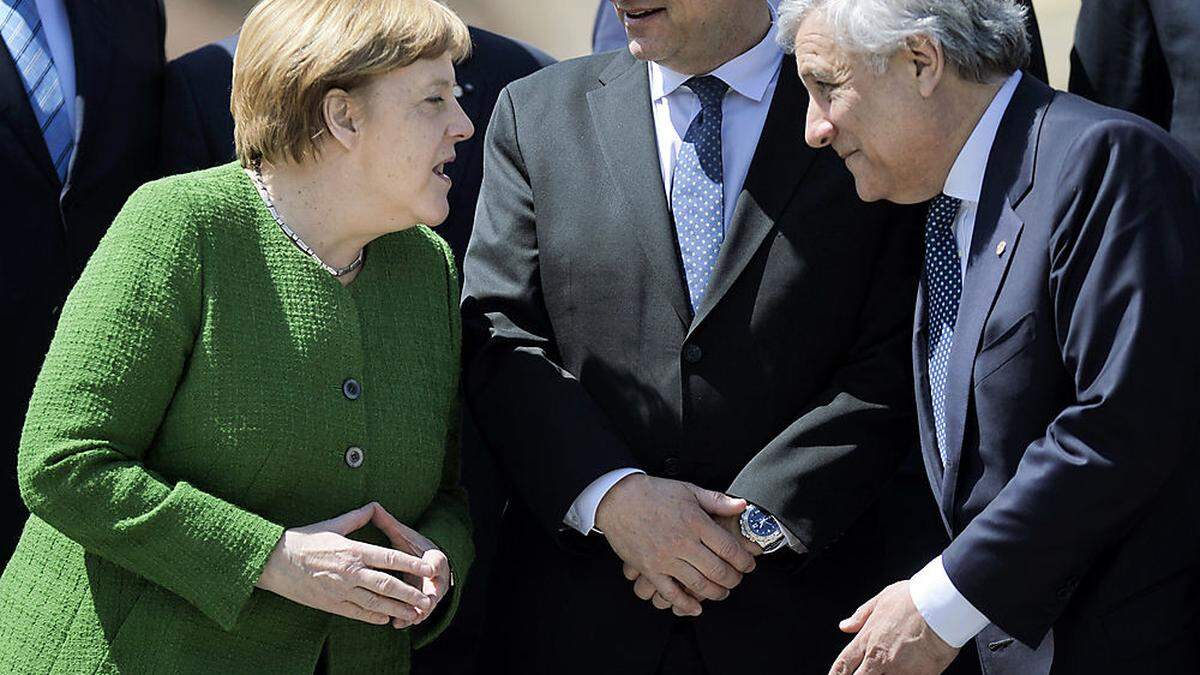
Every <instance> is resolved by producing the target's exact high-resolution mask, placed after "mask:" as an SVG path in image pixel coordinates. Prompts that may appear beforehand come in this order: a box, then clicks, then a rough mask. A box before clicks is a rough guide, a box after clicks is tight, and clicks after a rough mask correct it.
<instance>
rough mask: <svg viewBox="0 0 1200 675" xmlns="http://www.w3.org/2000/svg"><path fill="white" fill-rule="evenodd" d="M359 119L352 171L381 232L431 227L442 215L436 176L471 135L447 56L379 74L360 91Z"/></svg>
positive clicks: (444, 205)
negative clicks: (373, 204)
mask: <svg viewBox="0 0 1200 675" xmlns="http://www.w3.org/2000/svg"><path fill="white" fill-rule="evenodd" d="M363 95H364V99H365V101H364V102H365V106H364V109H365V112H366V115H365V118H364V120H363V122H362V129H361V132H362V142H361V143H359V144H358V145H357V147H356V148H355V154H357V155H358V157H357V158H356V161H355V164H356V165H357V166H358V167H359V170H360V171H361V175H362V177H363V178H364V179H365V181H366V183H367V187H368V188H369V190H368V194H369V195H372V196H373V197H374V198H375V199H377V200H378V202H379V206H380V207H381V209H383V212H384V213H387V214H388V216H387V217H384V218H381V223H380V224H381V225H382V226H383V227H384V229H386V230H388V231H394V230H397V229H404V228H406V227H410V226H412V225H415V224H417V223H423V224H425V225H429V226H430V227H433V226H435V225H438V224H440V223H441V222H442V221H444V220H445V219H446V216H447V215H448V214H449V213H450V204H449V202H447V200H446V194H447V192H448V191H449V190H450V179H449V178H447V177H446V175H445V173H444V170H445V168H446V165H447V164H449V163H450V162H452V161H454V144H455V143H458V142H459V141H464V140H466V139H468V138H470V137H471V135H472V134H474V133H475V127H474V126H473V125H472V124H471V120H470V119H469V118H468V117H467V115H466V114H465V113H464V112H463V110H462V108H461V107H459V105H458V100H457V99H456V98H455V97H454V64H453V62H452V61H451V60H450V56H449V54H443V55H442V56H439V57H437V58H431V59H424V60H421V61H417V62H415V63H413V64H411V65H408V66H405V67H404V68H399V69H397V70H394V71H392V72H390V73H387V74H386V75H381V76H379V77H378V78H376V79H375V80H374V81H372V82H371V83H370V84H368V85H367V86H365V87H364V88H363Z"/></svg>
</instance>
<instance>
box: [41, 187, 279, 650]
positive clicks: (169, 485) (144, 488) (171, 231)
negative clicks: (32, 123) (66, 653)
mask: <svg viewBox="0 0 1200 675" xmlns="http://www.w3.org/2000/svg"><path fill="white" fill-rule="evenodd" d="M184 180H186V179H179V178H177V179H169V180H167V181H161V182H157V183H151V184H149V185H146V186H144V187H142V188H141V189H140V190H138V191H137V192H136V193H134V195H133V196H132V197H130V199H129V202H128V203H127V204H126V206H125V208H124V209H123V210H122V211H121V213H120V214H119V215H118V216H117V219H116V221H115V222H114V223H113V225H112V227H111V228H110V229H109V232H108V234H107V235H106V236H105V237H104V239H103V240H102V242H101V243H100V246H99V248H98V249H97V251H96V253H95V255H94V256H93V257H92V259H91V260H90V262H89V263H88V265H87V267H86V269H85V270H84V273H83V275H82V277H81V278H80V280H79V282H78V284H77V285H76V286H75V289H74V290H73V291H72V292H71V295H70V297H69V298H68V300H67V302H66V305H65V306H64V308H63V312H62V316H61V318H60V320H59V325H58V330H57V333H56V334H55V336H54V340H53V341H52V342H51V345H50V351H49V353H48V355H47V356H46V360H45V364H44V365H43V367H42V371H41V374H40V375H39V377H38V381H37V385H36V387H35V389H34V393H33V398H32V400H31V401H30V405H29V412H28V415H27V417H26V420H25V428H24V433H23V435H22V438H21V447H20V451H19V455H18V480H19V483H20V488H21V494H22V497H23V498H24V500H25V503H26V504H27V505H28V507H29V510H30V511H31V512H32V513H33V514H34V515H35V516H37V517H38V518H41V519H42V520H44V521H45V522H47V523H48V524H50V525H51V526H52V527H54V528H55V529H57V530H58V531H60V532H62V533H63V534H65V535H66V536H68V537H70V538H71V539H73V540H74V541H76V542H78V543H79V544H80V545H82V546H83V547H84V548H85V549H86V550H88V551H89V552H91V553H94V554H97V555H100V556H102V557H104V558H106V559H108V560H110V561H112V562H114V563H116V564H118V565H121V566H122V567H125V568H126V569H128V570H130V571H132V572H134V573H136V574H138V575H140V576H142V577H144V578H146V579H148V580H150V581H152V582H154V583H156V584H158V585H160V586H162V587H164V588H166V589H167V590H170V591H171V592H173V593H176V594H178V595H179V596H181V597H183V598H184V599H186V600H187V601H188V602H190V603H192V604H193V605H195V606H196V607H197V608H198V609H199V610H200V611H201V612H203V613H204V614H205V615H206V616H208V617H209V618H211V619H212V620H213V621H215V622H217V623H218V624H219V625H221V626H222V627H224V628H226V629H229V628H231V627H232V626H233V625H234V623H235V622H236V620H237V617H238V614H239V613H240V611H241V609H242V607H243V605H244V604H245V602H246V600H247V599H248V598H249V596H250V593H251V592H252V591H253V590H254V584H255V583H256V582H257V580H258V576H259V574H260V573H261V571H262V567H263V566H264V565H265V563H266V560H267V558H268V556H269V555H270V553H271V551H272V549H273V548H274V546H275V544H276V543H277V541H278V540H279V538H280V536H281V534H282V532H283V528H282V527H280V526H279V525H276V524H273V523H271V522H268V521H267V520H265V519H263V518H261V517H259V516H257V515H255V514H253V513H249V512H247V511H245V510H243V509H241V508H238V507H237V506H235V505H233V504H230V503H229V502H226V501H224V500H221V499H218V498H217V497H215V496H212V495H209V494H206V493H205V492H203V491H201V490H199V489H197V488H195V487H193V486H192V485H189V484H188V483H187V482H186V481H184V480H177V479H176V478H175V477H169V476H163V475H159V474H157V473H155V472H154V471H153V469H152V467H149V466H147V465H146V464H145V463H144V460H145V458H146V455H147V452H148V451H149V450H150V449H152V447H153V445H154V442H155V436H156V432H157V430H158V427H159V425H160V424H161V422H162V419H163V417H164V415H165V414H166V411H167V409H168V407H169V405H170V403H171V398H172V396H173V394H174V392H175V388H176V385H177V384H178V383H179V381H180V380H181V378H182V377H183V375H184V373H185V370H186V368H187V363H188V358H189V355H190V353H191V349H192V344H193V342H194V339H195V336H196V335H197V332H198V331H199V329H200V323H201V311H202V299H201V272H200V270H201V265H202V260H201V256H200V247H199V241H198V235H197V229H196V228H197V223H198V218H197V217H194V216H193V215H192V213H193V212H194V209H192V208H190V207H189V206H188V205H187V200H188V197H187V190H186V183H184V182H183V181H184ZM181 478H183V477H181Z"/></svg>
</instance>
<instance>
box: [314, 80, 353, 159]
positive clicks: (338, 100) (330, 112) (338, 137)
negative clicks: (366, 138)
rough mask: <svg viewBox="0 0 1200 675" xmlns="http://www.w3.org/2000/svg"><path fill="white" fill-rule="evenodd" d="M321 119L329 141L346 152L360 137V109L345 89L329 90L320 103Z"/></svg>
mask: <svg viewBox="0 0 1200 675" xmlns="http://www.w3.org/2000/svg"><path fill="white" fill-rule="evenodd" d="M321 117H322V118H323V119H324V121H325V131H327V132H328V134H329V136H330V140H331V141H333V142H334V143H338V144H340V145H341V146H342V147H344V148H346V149H347V150H349V149H351V148H353V147H354V146H355V145H356V144H357V143H358V139H359V137H360V133H359V131H360V126H361V125H362V108H361V106H360V105H359V103H358V101H356V100H355V99H354V97H353V96H351V95H350V92H348V91H346V90H345V89H330V90H329V91H328V92H326V93H325V99H324V100H323V101H321Z"/></svg>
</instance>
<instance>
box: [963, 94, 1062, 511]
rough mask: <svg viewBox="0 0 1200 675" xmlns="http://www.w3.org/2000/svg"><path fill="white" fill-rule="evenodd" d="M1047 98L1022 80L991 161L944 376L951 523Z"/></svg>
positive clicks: (1049, 96) (993, 146) (1029, 182)
mask: <svg viewBox="0 0 1200 675" xmlns="http://www.w3.org/2000/svg"><path fill="white" fill-rule="evenodd" d="M1052 97H1053V92H1052V90H1050V89H1049V88H1048V87H1046V85H1044V84H1041V83H1040V82H1037V81H1036V80H1034V79H1033V78H1032V77H1029V76H1025V77H1022V79H1021V83H1020V85H1018V87H1017V91H1016V92H1015V93H1014V95H1013V99H1012V101H1011V102H1010V103H1009V106H1008V109H1007V110H1006V111H1005V114H1004V118H1003V119H1002V121H1001V123H1000V128H999V130H998V131H997V133H996V140H995V141H994V142H993V144H992V151H991V154H990V156H989V157H988V166H987V171H986V173H985V175H984V181H983V189H982V193H981V195H980V200H979V206H978V210H977V211H976V214H975V229H974V232H973V234H972V239H971V252H970V256H969V258H968V263H967V273H966V275H965V277H964V278H963V291H962V298H961V300H960V302H959V311H958V320H957V322H956V324H955V328H954V346H953V348H952V349H951V351H950V362H949V364H948V366H947V372H946V467H945V475H944V478H943V480H942V486H941V490H942V504H943V509H944V510H946V511H947V513H948V514H950V515H952V514H953V505H954V503H955V501H954V500H955V496H956V495H955V492H956V487H957V480H958V471H959V468H960V466H961V464H962V462H961V456H962V446H963V438H964V436H965V432H966V424H967V413H968V410H969V408H970V402H971V390H972V385H973V382H974V364H975V357H976V356H977V355H978V353H979V347H980V339H981V338H982V336H983V328H984V326H985V325H986V324H987V319H988V316H989V315H990V314H991V311H992V307H993V306H994V304H995V301H996V297H997V296H998V295H999V293H1000V289H1001V288H1002V287H1003V284H1004V278H1005V275H1006V273H1007V272H1008V268H1009V264H1010V263H1011V261H1012V258H1013V256H1014V255H1015V254H1016V251H1017V247H1018V245H1019V243H1020V236H1021V230H1022V228H1023V227H1024V223H1023V222H1022V221H1021V218H1020V217H1019V216H1018V215H1017V213H1016V211H1015V210H1014V209H1015V208H1016V206H1017V205H1018V204H1020V202H1021V200H1022V199H1024V197H1025V195H1026V194H1027V193H1028V192H1029V188H1030V187H1031V186H1032V185H1033V174H1034V168H1035V167H1034V160H1035V158H1036V156H1037V142H1038V134H1039V133H1040V131H1041V122H1042V116H1043V114H1044V112H1045V109H1046V105H1047V104H1048V103H1049V101H1050V99H1051V98H1052ZM951 520H953V519H952V518H951Z"/></svg>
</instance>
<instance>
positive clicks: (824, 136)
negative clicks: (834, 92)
mask: <svg viewBox="0 0 1200 675" xmlns="http://www.w3.org/2000/svg"><path fill="white" fill-rule="evenodd" d="M835 135H837V130H836V129H834V127H833V123H832V122H830V121H829V118H828V117H826V116H825V111H823V110H821V106H819V105H817V103H816V102H815V101H814V100H812V99H811V98H810V99H809V100H808V115H807V117H806V119H805V120H804V142H805V143H808V145H809V146H810V147H814V148H823V147H825V146H827V145H829V144H830V143H832V142H833V137H834V136H835Z"/></svg>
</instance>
